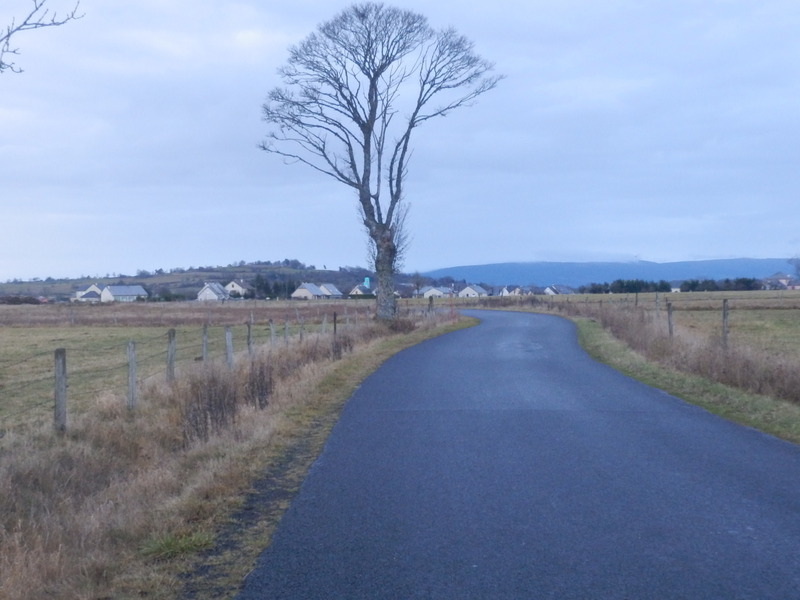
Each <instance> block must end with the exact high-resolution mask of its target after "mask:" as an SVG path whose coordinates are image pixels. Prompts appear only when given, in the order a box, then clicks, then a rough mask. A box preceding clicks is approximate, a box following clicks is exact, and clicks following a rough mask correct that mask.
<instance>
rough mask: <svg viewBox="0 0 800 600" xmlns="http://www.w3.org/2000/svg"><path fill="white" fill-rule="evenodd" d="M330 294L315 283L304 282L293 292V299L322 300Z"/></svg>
mask: <svg viewBox="0 0 800 600" xmlns="http://www.w3.org/2000/svg"><path fill="white" fill-rule="evenodd" d="M327 297H328V295H327V294H326V293H325V292H323V291H322V290H321V289H319V287H318V286H317V285H315V284H313V283H302V284H300V287H298V288H297V289H296V290H295V291H293V292H292V300H320V299H323V298H327Z"/></svg>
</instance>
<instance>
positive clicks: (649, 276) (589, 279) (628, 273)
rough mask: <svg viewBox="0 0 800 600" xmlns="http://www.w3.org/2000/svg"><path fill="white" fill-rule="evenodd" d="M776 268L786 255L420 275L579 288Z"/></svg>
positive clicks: (759, 274)
mask: <svg viewBox="0 0 800 600" xmlns="http://www.w3.org/2000/svg"><path fill="white" fill-rule="evenodd" d="M779 271H782V272H784V273H793V272H794V267H793V266H792V265H790V264H789V262H788V259H786V258H732V259H720V260H697V261H684V262H668V263H656V262H648V261H637V262H526V263H497V264H490V265H472V266H463V267H447V268H444V269H436V270H434V271H428V272H426V273H424V274H423V275H425V276H427V277H431V278H434V279H441V278H444V277H452V278H453V279H454V280H456V281H461V280H465V281H467V282H469V283H487V284H489V285H508V284H517V285H538V286H548V285H554V284H555V285H567V286H570V287H579V286H581V285H587V284H589V283H604V282H609V283H610V282H612V281H615V280H617V279H643V280H645V281H661V280H662V279H663V280H665V281H670V282H671V281H683V280H687V279H713V280H719V279H735V278H737V277H753V278H756V279H763V278H765V277H769V276H770V275H773V274H775V273H777V272H779Z"/></svg>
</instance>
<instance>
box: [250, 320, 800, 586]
mask: <svg viewBox="0 0 800 600" xmlns="http://www.w3.org/2000/svg"><path fill="white" fill-rule="evenodd" d="M471 314H474V315H475V316H479V318H481V319H482V323H481V324H480V325H478V326H477V327H474V328H471V329H468V330H464V331H459V332H456V333H452V334H449V335H446V336H443V337H440V338H437V339H434V340H430V341H428V342H425V343H423V344H420V345H419V346H416V347H414V348H410V349H408V350H406V351H404V352H402V353H400V354H398V355H396V356H395V357H393V358H392V359H390V360H389V361H387V362H386V363H385V364H384V365H383V366H382V367H381V368H380V369H379V370H378V371H376V372H375V373H374V374H373V375H372V376H370V377H369V378H368V379H367V380H365V381H364V382H363V384H362V385H361V387H360V388H359V389H358V390H357V391H356V392H355V394H354V395H353V397H352V398H351V400H350V401H349V402H348V404H347V406H346V407H345V410H344V411H343V413H342V416H341V419H340V421H339V423H338V424H337V425H336V427H335V428H334V430H333V431H332V433H331V436H330V438H329V440H328V443H327V444H326V447H325V449H324V450H323V452H322V454H321V456H320V458H319V459H318V460H317V462H316V463H315V464H314V466H313V467H312V469H311V471H310V473H309V475H308V477H307V479H306V481H305V482H304V484H303V486H302V488H301V490H300V492H299V494H298V496H297V497H296V499H295V500H294V502H293V504H292V506H291V507H290V508H289V510H288V511H287V513H286V515H285V516H284V518H283V520H282V522H281V524H280V525H279V527H278V530H277V531H276V533H275V535H274V538H273V543H272V544H271V545H270V546H269V547H268V548H267V549H266V550H265V551H264V553H263V554H262V556H261V558H260V560H259V564H258V568H257V569H256V570H255V571H254V572H252V573H251V574H250V575H249V576H248V577H247V579H246V580H245V583H244V586H243V588H242V591H241V593H240V595H239V596H238V597H239V598H241V599H253V598H302V599H312V598H348V599H351V598H448V599H449V598H481V599H485V598H509V599H511V598H582V599H583V598H602V599H609V598H620V599H622V598H625V599H634V598H654V599H656V598H657V599H668V598H687V599H689V598H691V599H698V598H725V599H733V598H757V599H760V600H761V599H767V598H776V599H777V598H780V599H784V600H785V599H789V598H800V448H798V447H797V446H795V445H792V444H788V443H784V442H781V441H778V440H776V439H774V438H771V437H769V436H766V435H763V434H761V433H758V432H756V431H753V430H751V429H747V428H743V427H740V426H736V425H733V424H730V423H728V422H726V421H724V420H722V419H719V418H717V417H714V416H712V415H709V414H708V413H706V412H704V411H702V410H700V409H698V408H695V407H692V406H689V405H687V404H685V403H683V402H682V401H680V400H677V399H675V398H673V397H671V396H669V395H667V394H665V393H663V392H661V391H658V390H654V389H652V388H648V387H646V386H644V385H642V384H639V383H637V382H635V381H633V380H630V379H628V378H625V377H623V376H621V375H619V374H618V373H616V372H615V371H613V370H611V369H609V368H608V367H605V366H603V365H600V364H598V363H595V362H594V361H592V360H591V359H590V358H588V357H587V356H586V354H585V353H584V352H583V351H582V350H581V349H580V347H579V346H578V345H577V341H576V336H575V331H574V327H573V325H572V324H571V323H570V322H568V321H564V320H561V319H559V318H557V317H552V316H545V315H530V314H518V313H496V312H476V313H471Z"/></svg>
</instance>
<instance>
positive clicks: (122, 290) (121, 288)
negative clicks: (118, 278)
mask: <svg viewBox="0 0 800 600" xmlns="http://www.w3.org/2000/svg"><path fill="white" fill-rule="evenodd" d="M105 289H107V290H108V292H109V293H110V294H111V295H112V296H147V291H146V290H145V289H144V288H143V287H142V286H140V285H109V286H106V288H105Z"/></svg>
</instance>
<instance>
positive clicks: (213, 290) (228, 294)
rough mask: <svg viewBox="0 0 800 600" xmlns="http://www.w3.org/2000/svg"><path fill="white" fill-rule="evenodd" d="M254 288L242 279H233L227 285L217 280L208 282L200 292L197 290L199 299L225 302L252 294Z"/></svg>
mask: <svg viewBox="0 0 800 600" xmlns="http://www.w3.org/2000/svg"><path fill="white" fill-rule="evenodd" d="M252 291H253V289H252V288H251V287H250V285H248V284H247V283H245V282H244V280H242V279H240V280H238V281H231V282H230V283H227V284H225V285H222V284H221V283H216V282H210V283H206V284H205V285H204V286H203V289H201V290H200V291H199V292H197V299H198V300H200V301H202V302H224V301H225V300H230V299H231V298H244V297H246V296H247V295H248V294H250V293H251V292H252Z"/></svg>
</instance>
